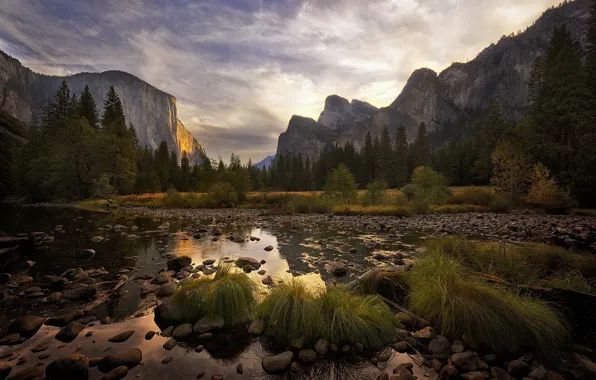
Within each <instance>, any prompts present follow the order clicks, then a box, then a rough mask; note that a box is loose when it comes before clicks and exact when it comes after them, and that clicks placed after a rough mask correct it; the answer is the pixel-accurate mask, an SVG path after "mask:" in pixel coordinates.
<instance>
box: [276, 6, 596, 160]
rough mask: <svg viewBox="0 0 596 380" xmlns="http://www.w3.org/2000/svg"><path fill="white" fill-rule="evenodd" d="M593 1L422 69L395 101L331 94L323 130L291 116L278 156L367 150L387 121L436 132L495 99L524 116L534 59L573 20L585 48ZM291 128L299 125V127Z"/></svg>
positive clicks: (411, 133) (391, 126)
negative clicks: (375, 103)
mask: <svg viewBox="0 0 596 380" xmlns="http://www.w3.org/2000/svg"><path fill="white" fill-rule="evenodd" d="M589 6H590V1H589V0H576V1H573V2H570V3H568V4H565V5H563V6H562V7H560V8H556V9H553V10H549V11H547V12H545V13H544V14H543V15H542V16H541V17H540V18H539V19H538V20H537V21H536V22H535V23H534V24H533V25H532V26H530V27H529V28H528V29H527V30H525V31H524V32H522V33H521V34H519V35H516V36H513V37H505V38H502V39H501V40H500V41H499V42H497V43H496V44H491V45H490V46H489V47H487V48H486V49H484V50H483V51H482V52H481V53H480V54H478V56H476V58H474V59H473V60H471V61H469V62H466V63H454V64H452V65H451V66H449V67H448V68H446V69H445V70H443V71H442V72H441V73H439V74H437V73H436V72H434V71H433V70H430V69H427V68H422V69H418V70H415V71H414V72H413V73H412V75H411V76H410V78H409V79H408V81H407V83H406V85H405V86H404V88H403V90H402V92H401V93H400V94H399V96H398V97H397V98H396V99H395V101H393V103H391V105H389V106H388V107H384V108H381V109H378V110H377V109H376V108H375V107H372V106H370V105H368V106H370V107H367V108H365V109H366V111H364V112H363V111H362V108H360V107H362V104H360V103H361V102H360V103H358V102H357V101H352V103H351V104H350V103H348V101H347V100H346V99H344V98H341V97H339V96H336V95H332V96H329V97H328V98H327V100H326V101H325V109H324V110H323V112H322V113H321V115H320V116H319V120H318V122H319V128H321V129H323V131H318V130H315V129H314V128H313V126H312V125H310V124H309V126H308V128H303V129H302V130H300V131H297V130H296V128H299V125H298V126H295V125H293V123H292V121H290V125H289V126H288V131H286V132H284V133H282V134H281V135H280V138H279V142H278V147H277V154H288V153H302V154H303V155H308V156H310V157H311V158H316V157H317V156H318V155H319V154H320V153H321V152H322V151H323V150H324V149H325V148H326V147H328V146H329V145H330V144H345V143H346V142H348V141H351V142H352V143H353V144H354V146H355V147H356V148H357V149H359V148H361V147H362V144H363V143H364V139H365V137H366V134H367V133H368V132H370V133H371V135H372V136H373V138H374V137H375V136H377V135H378V134H379V133H381V131H382V130H383V127H384V126H387V128H388V130H389V133H390V134H391V136H392V138H394V137H395V131H396V129H397V127H399V126H400V125H403V126H405V128H406V133H407V135H408V139H409V140H410V141H411V140H413V139H414V138H415V135H416V130H417V128H418V126H419V125H420V123H421V122H424V123H425V124H426V126H427V129H428V130H429V131H431V132H432V131H434V130H436V129H438V128H440V127H443V126H447V125H449V124H451V123H457V122H458V121H461V120H464V119H465V118H469V117H471V116H472V115H477V114H478V113H479V112H481V111H483V110H486V109H487V108H488V106H489V105H490V104H491V103H493V102H498V103H500V105H501V107H502V110H503V114H504V116H505V118H507V119H508V120H511V121H518V120H520V119H521V118H522V117H523V116H524V115H525V113H526V112H527V110H528V106H529V99H528V86H527V82H528V79H529V77H530V72H531V70H532V66H533V64H534V60H535V59H536V57H538V56H541V55H543V54H545V53H546V50H547V48H548V44H549V41H550V38H551V36H552V32H553V29H554V28H555V27H560V26H561V25H563V24H565V25H566V26H567V27H568V28H569V29H570V31H571V34H572V35H573V36H574V37H575V38H576V39H577V40H578V41H579V42H580V44H581V45H582V46H584V47H585V45H586V38H585V35H586V31H587V29H588V18H589ZM366 104H367V103H366ZM292 119H293V118H292ZM313 122H314V120H313ZM290 127H293V128H294V129H295V130H294V131H292V132H291V133H289V132H290V131H289V128H290ZM288 133H289V134H291V136H292V138H291V139H289V138H288V136H286V134H288ZM319 136H323V137H324V138H322V139H320V138H319ZM332 136H336V137H332Z"/></svg>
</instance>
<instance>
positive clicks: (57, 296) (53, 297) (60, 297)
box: [46, 292, 64, 302]
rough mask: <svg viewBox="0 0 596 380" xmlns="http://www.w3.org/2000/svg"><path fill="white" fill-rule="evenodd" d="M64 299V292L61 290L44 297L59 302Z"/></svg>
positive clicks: (48, 300)
mask: <svg viewBox="0 0 596 380" xmlns="http://www.w3.org/2000/svg"><path fill="white" fill-rule="evenodd" d="M63 299H64V294H63V293H61V292H54V293H52V294H50V295H49V296H47V297H46V301H47V302H61V301H62V300H63Z"/></svg>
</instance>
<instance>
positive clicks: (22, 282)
mask: <svg viewBox="0 0 596 380" xmlns="http://www.w3.org/2000/svg"><path fill="white" fill-rule="evenodd" d="M31 281H33V277H31V276H19V277H17V278H15V279H14V282H15V283H16V284H17V285H19V286H23V285H25V284H28V283H30V282H31Z"/></svg>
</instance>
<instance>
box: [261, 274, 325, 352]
mask: <svg viewBox="0 0 596 380" xmlns="http://www.w3.org/2000/svg"><path fill="white" fill-rule="evenodd" d="M257 315H258V316H259V318H262V319H264V320H266V321H267V326H268V334H269V335H270V336H271V337H272V338H273V339H274V340H276V341H277V342H279V343H283V344H288V343H290V342H291V341H292V339H297V338H304V339H305V340H306V341H307V342H310V343H314V342H316V341H317V340H318V339H319V338H320V323H321V317H322V315H321V309H320V308H319V305H317V304H316V303H315V294H314V293H313V292H312V291H310V290H309V289H307V288H306V285H305V284H304V282H302V281H300V280H298V279H292V280H290V281H289V282H285V283H280V284H278V285H277V286H276V287H275V288H273V289H272V290H271V292H270V293H269V294H268V295H267V297H265V299H264V300H263V302H262V303H261V304H260V305H259V308H258V313H257Z"/></svg>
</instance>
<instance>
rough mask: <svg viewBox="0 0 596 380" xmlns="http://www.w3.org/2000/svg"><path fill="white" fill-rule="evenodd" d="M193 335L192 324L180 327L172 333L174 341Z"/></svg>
mask: <svg viewBox="0 0 596 380" xmlns="http://www.w3.org/2000/svg"><path fill="white" fill-rule="evenodd" d="M190 334H192V325H191V324H190V323H185V324H183V325H180V326H178V327H176V328H175V329H174V331H173V332H172V336H173V337H174V339H177V340H182V339H184V338H186V337H187V336H189V335H190Z"/></svg>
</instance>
